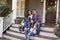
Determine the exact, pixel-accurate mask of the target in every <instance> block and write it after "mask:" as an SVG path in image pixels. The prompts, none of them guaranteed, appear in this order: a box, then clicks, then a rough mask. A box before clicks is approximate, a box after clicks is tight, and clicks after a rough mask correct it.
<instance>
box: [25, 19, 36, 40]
mask: <svg viewBox="0 0 60 40" xmlns="http://www.w3.org/2000/svg"><path fill="white" fill-rule="evenodd" d="M36 29H37V24H36V23H35V22H34V20H33V19H31V20H30V26H29V27H28V28H27V29H26V30H25V37H26V40H30V36H35V35H36Z"/></svg>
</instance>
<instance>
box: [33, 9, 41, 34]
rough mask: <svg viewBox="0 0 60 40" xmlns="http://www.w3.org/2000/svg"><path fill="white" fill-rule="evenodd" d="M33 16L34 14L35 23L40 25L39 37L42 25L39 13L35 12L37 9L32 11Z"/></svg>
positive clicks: (38, 28)
mask: <svg viewBox="0 0 60 40" xmlns="http://www.w3.org/2000/svg"><path fill="white" fill-rule="evenodd" d="M32 14H33V19H34V21H35V23H37V24H38V25H37V26H38V27H37V30H36V31H37V32H36V33H37V35H39V32H40V26H41V25H40V24H41V19H40V15H39V14H38V13H37V11H36V10H35V9H33V10H32Z"/></svg>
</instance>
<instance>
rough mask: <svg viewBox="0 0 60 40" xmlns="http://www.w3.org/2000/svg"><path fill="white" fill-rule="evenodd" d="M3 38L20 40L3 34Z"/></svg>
mask: <svg viewBox="0 0 60 40" xmlns="http://www.w3.org/2000/svg"><path fill="white" fill-rule="evenodd" d="M4 37H5V38H7V39H10V40H21V39H18V38H15V37H12V36H9V35H7V34H4Z"/></svg>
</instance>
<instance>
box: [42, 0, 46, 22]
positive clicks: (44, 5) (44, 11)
mask: <svg viewBox="0 0 60 40" xmlns="http://www.w3.org/2000/svg"><path fill="white" fill-rule="evenodd" d="M45 13H46V0H44V3H43V21H42V23H45Z"/></svg>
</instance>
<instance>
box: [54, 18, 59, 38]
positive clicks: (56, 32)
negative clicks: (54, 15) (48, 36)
mask: <svg viewBox="0 0 60 40" xmlns="http://www.w3.org/2000/svg"><path fill="white" fill-rule="evenodd" d="M55 34H56V36H58V37H59V38H60V18H59V19H58V21H57V26H56V27H55Z"/></svg>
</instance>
